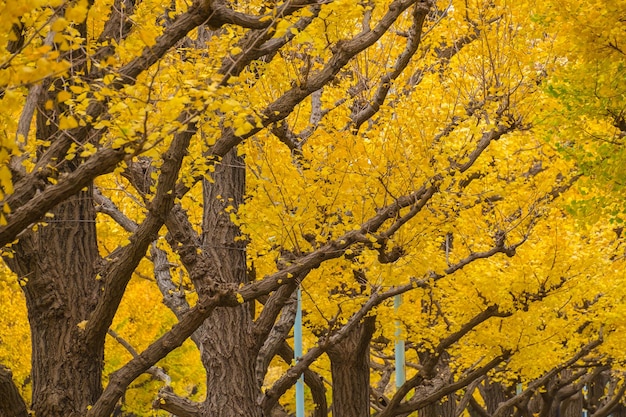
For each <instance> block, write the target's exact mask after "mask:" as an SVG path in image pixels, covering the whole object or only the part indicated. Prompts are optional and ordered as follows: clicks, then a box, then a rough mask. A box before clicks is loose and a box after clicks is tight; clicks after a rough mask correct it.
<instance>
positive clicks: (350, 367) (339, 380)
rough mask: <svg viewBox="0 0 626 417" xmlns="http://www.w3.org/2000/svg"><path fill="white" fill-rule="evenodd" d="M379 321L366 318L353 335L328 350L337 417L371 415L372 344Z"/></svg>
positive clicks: (335, 414) (334, 407)
mask: <svg viewBox="0 0 626 417" xmlns="http://www.w3.org/2000/svg"><path fill="white" fill-rule="evenodd" d="M375 327H376V318H375V317H366V318H365V319H364V320H363V322H361V323H360V324H359V325H358V326H357V327H355V328H354V330H352V332H351V333H350V334H349V335H348V336H347V337H346V338H345V339H343V340H342V341H341V342H339V343H338V344H337V345H335V346H333V347H332V348H330V349H329V350H328V357H329V358H330V366H331V372H332V376H333V392H332V396H333V406H332V413H333V417H367V416H369V415H370V397H369V392H370V366H369V343H370V340H371V338H372V335H373V334H374V330H375Z"/></svg>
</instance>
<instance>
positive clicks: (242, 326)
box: [200, 149, 261, 417]
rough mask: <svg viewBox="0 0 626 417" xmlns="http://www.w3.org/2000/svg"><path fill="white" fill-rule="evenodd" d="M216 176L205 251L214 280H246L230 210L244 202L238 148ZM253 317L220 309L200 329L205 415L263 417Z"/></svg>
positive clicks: (207, 202)
mask: <svg viewBox="0 0 626 417" xmlns="http://www.w3.org/2000/svg"><path fill="white" fill-rule="evenodd" d="M213 179H214V182H213V183H210V182H208V181H205V183H204V219H203V236H202V242H203V249H204V250H205V251H207V252H208V253H210V254H211V255H212V258H213V261H214V262H215V263H216V265H218V266H219V268H218V269H219V271H220V276H219V277H216V279H217V280H219V281H221V282H225V283H232V284H235V285H239V284H241V283H245V282H246V281H247V279H246V256H245V244H244V243H243V242H242V241H241V240H237V239H236V238H237V237H238V236H240V231H239V228H238V227H237V226H235V225H234V224H233V222H232V221H231V219H230V213H229V212H232V211H235V210H236V209H237V207H238V206H239V204H241V202H242V200H243V194H244V191H245V166H244V162H243V158H241V157H240V156H237V149H233V150H231V151H230V152H229V153H228V154H227V155H226V156H225V157H224V158H223V160H222V162H221V164H219V165H218V166H217V168H216V170H215V172H214V174H213ZM229 207H231V208H229ZM252 319H253V318H252V314H251V311H250V308H249V307H248V306H244V305H242V306H241V307H237V308H218V309H216V310H215V311H214V312H213V314H212V315H211V316H210V317H209V319H207V320H206V321H205V323H204V325H203V326H202V328H201V331H200V334H201V338H202V342H201V343H202V362H203V364H204V367H205V369H206V373H207V398H206V401H205V404H204V415H206V416H221V417H240V416H248V417H255V416H260V415H261V414H260V410H259V407H258V405H257V404H256V400H257V398H258V396H259V395H260V394H261V391H260V387H259V385H258V383H257V380H256V376H255V361H256V357H255V355H254V353H253V349H252V347H253V339H252V334H251V328H252V327H251V326H252Z"/></svg>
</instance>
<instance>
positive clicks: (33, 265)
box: [8, 188, 104, 417]
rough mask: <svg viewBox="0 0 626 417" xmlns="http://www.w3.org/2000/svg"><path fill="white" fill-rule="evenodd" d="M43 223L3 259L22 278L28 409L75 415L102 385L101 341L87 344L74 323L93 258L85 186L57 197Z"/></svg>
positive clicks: (92, 290)
mask: <svg viewBox="0 0 626 417" xmlns="http://www.w3.org/2000/svg"><path fill="white" fill-rule="evenodd" d="M52 213H53V214H54V217H53V218H50V219H47V223H48V225H47V226H41V225H40V226H39V227H38V229H37V231H35V232H28V233H27V234H26V235H25V236H24V237H22V239H21V240H20V242H19V243H18V245H19V250H16V255H15V258H14V259H12V260H11V261H10V262H8V263H9V264H10V266H11V268H12V269H13V270H14V271H15V272H16V273H17V275H18V277H19V278H20V280H21V282H22V283H23V284H24V285H23V288H24V293H25V295H26V304H27V308H28V318H29V322H30V328H31V338H32V384H33V404H32V410H33V411H34V412H35V414H36V415H37V416H38V417H46V416H68V417H69V416H79V415H82V414H83V413H84V412H85V410H86V409H87V406H88V405H90V404H93V403H94V402H95V401H96V400H97V398H98V396H99V395H100V393H101V390H102V386H101V379H102V365H103V359H104V358H103V356H104V353H103V348H104V343H99V344H98V345H97V348H96V349H86V348H85V343H84V337H83V336H84V335H83V331H82V330H81V328H80V327H79V324H80V323H81V322H82V321H83V320H85V319H86V318H87V317H88V315H89V313H90V312H91V311H92V309H93V308H94V305H95V301H96V296H97V293H98V281H96V280H95V275H96V273H95V268H96V264H97V259H98V248H97V244H96V230H95V210H94V205H93V198H92V190H91V188H88V189H87V190H85V191H81V192H80V193H79V194H78V195H76V196H74V197H71V198H69V199H68V200H66V201H65V202H63V203H61V204H60V205H58V206H57V207H56V208H55V209H54V210H53V211H52Z"/></svg>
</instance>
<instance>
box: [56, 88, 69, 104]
mask: <svg viewBox="0 0 626 417" xmlns="http://www.w3.org/2000/svg"><path fill="white" fill-rule="evenodd" d="M71 98H72V93H70V92H69V91H65V90H63V91H59V94H57V101H58V102H59V103H65V102H66V101H67V100H69V99H71Z"/></svg>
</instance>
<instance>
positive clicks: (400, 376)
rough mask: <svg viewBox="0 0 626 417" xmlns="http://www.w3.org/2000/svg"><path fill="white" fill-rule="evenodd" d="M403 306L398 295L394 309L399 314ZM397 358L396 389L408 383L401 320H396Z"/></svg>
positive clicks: (395, 298)
mask: <svg viewBox="0 0 626 417" xmlns="http://www.w3.org/2000/svg"><path fill="white" fill-rule="evenodd" d="M401 305H402V295H401V294H398V295H396V296H395V297H394V299H393V307H394V309H395V311H396V313H397V312H398V309H399V308H400V306H401ZM395 356H396V388H399V387H401V386H402V384H404V382H405V381H406V373H405V370H404V367H405V357H404V339H402V324H401V323H400V320H396V343H395Z"/></svg>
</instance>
